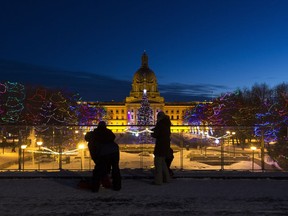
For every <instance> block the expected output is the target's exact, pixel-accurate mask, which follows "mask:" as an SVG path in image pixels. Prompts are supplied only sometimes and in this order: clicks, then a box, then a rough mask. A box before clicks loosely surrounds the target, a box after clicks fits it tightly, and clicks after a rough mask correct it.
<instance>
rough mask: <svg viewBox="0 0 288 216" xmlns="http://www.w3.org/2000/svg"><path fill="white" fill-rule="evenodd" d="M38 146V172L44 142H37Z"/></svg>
mask: <svg viewBox="0 0 288 216" xmlns="http://www.w3.org/2000/svg"><path fill="white" fill-rule="evenodd" d="M36 144H37V146H38V151H39V155H38V170H40V150H41V146H42V145H43V142H42V141H37V142H36Z"/></svg>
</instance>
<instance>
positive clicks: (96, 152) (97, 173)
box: [85, 121, 121, 192]
mask: <svg viewBox="0 0 288 216" xmlns="http://www.w3.org/2000/svg"><path fill="white" fill-rule="evenodd" d="M85 140H86V141H88V148H89V151H90V155H91V157H92V160H93V161H94V163H95V167H94V170H93V178H92V191H93V192H98V191H99V187H100V184H101V180H102V179H105V178H106V176H107V175H109V174H110V172H112V173H111V178H112V187H113V189H114V190H120V189H121V174H120V169H119V146H118V144H117V143H115V142H114V140H115V134H114V133H113V132H112V131H111V130H110V129H108V128H107V127H106V123H105V122H104V121H100V122H99V124H98V127H97V128H96V129H94V131H91V132H88V133H87V134H86V135H85Z"/></svg>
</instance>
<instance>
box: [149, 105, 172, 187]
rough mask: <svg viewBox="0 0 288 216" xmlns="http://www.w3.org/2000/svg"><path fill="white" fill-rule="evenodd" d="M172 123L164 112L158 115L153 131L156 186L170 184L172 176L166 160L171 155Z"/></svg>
mask: <svg viewBox="0 0 288 216" xmlns="http://www.w3.org/2000/svg"><path fill="white" fill-rule="evenodd" d="M170 127H171V121H170V119H169V117H168V116H166V115H165V113H164V112H162V111H160V112H158V114H157V123H156V126H155V128H153V129H152V131H153V133H152V134H151V136H152V137H154V138H155V139H156V141H155V147H154V166H155V174H154V184H156V185H161V184H163V182H164V183H165V182H170V180H171V178H170V174H169V170H168V167H167V164H166V158H168V157H169V155H170V135H171V131H170Z"/></svg>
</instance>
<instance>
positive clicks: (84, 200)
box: [0, 178, 288, 216]
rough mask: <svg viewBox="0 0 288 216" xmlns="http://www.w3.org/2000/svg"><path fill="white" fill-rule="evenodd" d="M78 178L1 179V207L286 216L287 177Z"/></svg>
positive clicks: (7, 215) (8, 211) (10, 211)
mask: <svg viewBox="0 0 288 216" xmlns="http://www.w3.org/2000/svg"><path fill="white" fill-rule="evenodd" d="M78 182H79V179H63V178H48V179H45V178H32V179H21V178H12V179H10V178H8V179H0V194H1V195H0V200H1V204H0V212H1V215H2V216H11V215H13V216H14V215H29V216H30V215H55V216H57V215H115V216H116V215H117V216H118V215H131V216H132V215H143V216H144V215H149V216H154V215H165V216H169V215H177V216H179V215H181V216H182V215H239V216H240V215H241V216H243V215H253V216H255V215H261V216H262V215H269V216H270V215H288V180H272V179H211V178H202V179H193V178H177V179H173V181H172V182H171V183H168V184H164V185H161V186H156V185H151V184H150V182H151V179H124V180H123V188H122V190H121V191H119V192H116V191H112V190H109V189H104V188H101V190H100V192H99V193H92V192H90V191H89V190H83V189H79V188H77V183H78Z"/></svg>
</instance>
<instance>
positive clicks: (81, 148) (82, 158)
mask: <svg viewBox="0 0 288 216" xmlns="http://www.w3.org/2000/svg"><path fill="white" fill-rule="evenodd" d="M78 149H80V150H81V170H83V169H84V149H85V145H84V144H83V143H80V144H79V145H78Z"/></svg>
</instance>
